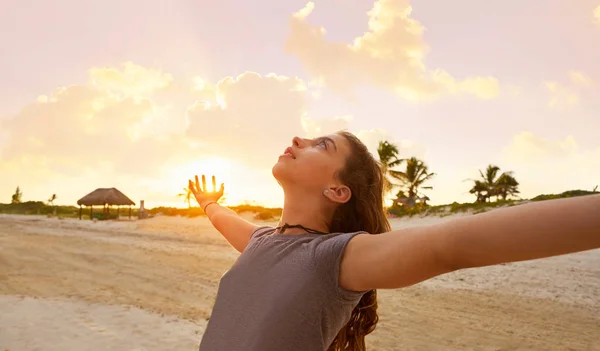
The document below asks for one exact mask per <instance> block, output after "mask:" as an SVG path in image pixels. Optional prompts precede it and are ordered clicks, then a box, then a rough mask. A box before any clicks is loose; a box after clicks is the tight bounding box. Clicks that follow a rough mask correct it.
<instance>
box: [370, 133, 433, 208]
mask: <svg viewBox="0 0 600 351" xmlns="http://www.w3.org/2000/svg"><path fill="white" fill-rule="evenodd" d="M377 154H378V156H379V162H380V164H381V168H382V171H383V173H384V181H385V185H384V186H385V190H386V195H387V193H389V192H390V191H392V190H393V189H394V188H396V187H398V188H400V189H399V191H398V193H397V194H396V199H395V200H394V206H404V207H410V208H412V207H415V206H417V205H418V204H420V203H421V204H423V205H425V206H426V205H427V200H429V197H427V196H424V195H423V194H422V193H421V192H420V190H422V189H433V188H432V187H430V186H424V183H426V182H427V181H429V180H430V179H431V178H433V176H435V173H430V172H429V168H428V166H427V165H426V164H425V162H423V161H421V160H419V159H417V158H416V157H411V158H408V159H401V158H399V157H398V154H399V151H398V147H397V146H396V145H394V144H392V143H390V142H388V141H380V142H379V145H378V147H377ZM402 164H406V168H405V170H404V171H399V170H397V169H394V168H395V167H398V166H400V165H402ZM394 180H395V181H399V184H396V183H394Z"/></svg>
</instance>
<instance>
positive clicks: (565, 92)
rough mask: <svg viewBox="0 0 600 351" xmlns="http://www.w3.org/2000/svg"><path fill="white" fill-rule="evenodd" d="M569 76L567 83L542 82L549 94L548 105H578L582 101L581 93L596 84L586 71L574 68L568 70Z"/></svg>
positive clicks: (551, 106) (552, 106)
mask: <svg viewBox="0 0 600 351" xmlns="http://www.w3.org/2000/svg"><path fill="white" fill-rule="evenodd" d="M568 77H569V81H568V82H565V83H559V82H557V81H545V82H543V83H542V87H543V88H544V90H545V91H546V93H547V94H548V96H549V100H548V107H550V108H554V107H557V106H564V105H577V104H579V102H580V94H581V93H583V92H584V91H585V90H587V89H591V88H594V86H595V83H594V81H593V80H592V79H591V78H590V77H589V76H588V75H586V74H585V73H584V72H581V71H575V70H572V71H569V72H568Z"/></svg>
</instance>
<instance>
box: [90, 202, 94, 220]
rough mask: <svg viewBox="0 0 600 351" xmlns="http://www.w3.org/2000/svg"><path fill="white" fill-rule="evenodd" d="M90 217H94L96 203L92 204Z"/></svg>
mask: <svg viewBox="0 0 600 351" xmlns="http://www.w3.org/2000/svg"><path fill="white" fill-rule="evenodd" d="M90 219H94V205H92V206H90Z"/></svg>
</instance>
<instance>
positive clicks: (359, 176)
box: [328, 131, 390, 351]
mask: <svg viewBox="0 0 600 351" xmlns="http://www.w3.org/2000/svg"><path fill="white" fill-rule="evenodd" d="M338 134H340V135H342V136H344V137H345V138H346V139H347V140H348V142H349V143H350V145H351V153H350V156H349V157H348V158H347V159H346V165H345V167H344V168H343V169H342V170H341V171H340V172H339V173H338V177H339V180H340V181H341V182H342V183H344V184H345V185H346V186H348V187H349V188H350V190H351V191H352V197H351V198H350V200H349V201H348V202H346V203H344V204H342V205H340V206H339V207H338V208H337V209H336V211H335V213H334V215H333V219H332V222H331V225H330V228H329V230H330V232H332V233H340V232H342V233H350V232H358V231H365V232H368V233H370V234H380V233H384V232H388V231H390V224H389V222H388V220H387V216H386V213H385V209H384V200H383V196H384V190H385V189H384V174H383V173H382V170H381V166H380V164H379V163H378V162H377V160H375V158H374V157H373V155H371V153H370V152H369V150H368V149H367V147H366V146H365V145H364V144H363V143H362V142H361V141H360V140H359V139H358V138H357V137H356V136H355V135H354V134H352V133H349V132H346V131H341V132H338ZM378 320H379V316H378V315H377V291H376V290H371V291H368V292H367V293H365V294H364V295H363V297H362V298H361V300H360V301H359V303H358V305H357V306H356V307H355V308H354V310H353V311H352V315H351V316H350V320H349V321H348V323H347V324H346V325H345V326H344V327H343V328H342V330H340V332H339V333H338V335H337V336H336V337H335V339H334V340H333V343H332V344H331V345H330V346H329V349H328V351H342V350H346V351H364V350H366V344H365V336H367V334H369V333H371V332H372V331H373V330H375V325H376V324H377V321H378Z"/></svg>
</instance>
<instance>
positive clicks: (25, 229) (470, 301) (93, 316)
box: [0, 215, 600, 351]
mask: <svg viewBox="0 0 600 351" xmlns="http://www.w3.org/2000/svg"><path fill="white" fill-rule="evenodd" d="M450 218H452V217H445V218H435V217H429V218H414V219H395V220H393V226H394V228H401V227H403V226H415V225H425V224H428V223H433V222H436V221H443V220H448V219H450ZM237 255H238V254H237V252H236V251H235V250H234V249H232V248H230V247H229V246H228V244H227V242H226V241H225V240H224V239H222V238H221V237H220V235H219V233H218V232H216V231H215V230H214V229H213V228H212V227H211V225H210V223H209V222H208V221H207V220H206V219H205V218H194V219H188V218H175V217H156V218H152V219H148V220H140V221H107V222H92V221H79V220H76V219H57V218H46V217H36V216H17V215H0V351H5V350H9V351H33V350H44V351H46V350H127V351H132V350H196V349H197V346H198V343H199V340H200V338H201V336H202V332H203V330H204V327H205V325H206V321H207V319H208V318H209V316H210V312H211V307H212V304H213V302H214V298H215V293H216V288H217V283H218V281H219V278H220V277H221V275H222V274H223V273H224V272H225V271H226V270H227V269H228V267H229V266H230V265H231V264H232V263H233V261H234V260H235V258H236V257H237ZM379 296H380V316H381V322H380V324H379V325H378V327H377V329H376V331H375V332H374V333H373V334H371V336H369V337H368V344H369V350H444V351H446V350H448V351H449V350H457V351H458V350H461V351H462V350H486V351H500V350H502V351H508V350H557V351H558V350H561V351H562V350H600V250H593V251H587V252H582V253H577V254H571V255H565V256H559V257H554V258H549V259H544V260H535V261H528V262H520V263H513V264H506V265H500V266H494V267H485V268H479V269H471V270H465V271H459V272H455V273H452V274H447V275H444V276H440V277H437V278H434V279H432V280H430V281H427V282H424V283H421V284H418V285H416V286H413V287H410V288H406V289H401V290H393V291H392V290H386V291H383V290H382V291H380V292H379Z"/></svg>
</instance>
